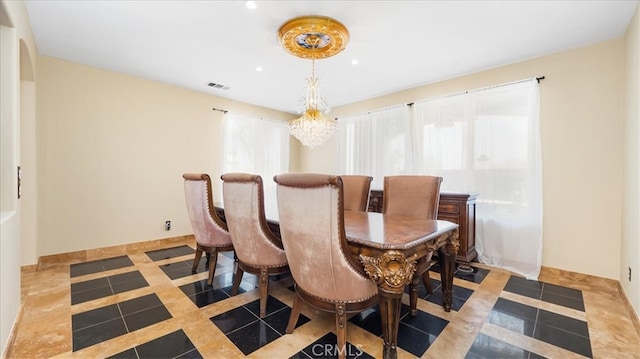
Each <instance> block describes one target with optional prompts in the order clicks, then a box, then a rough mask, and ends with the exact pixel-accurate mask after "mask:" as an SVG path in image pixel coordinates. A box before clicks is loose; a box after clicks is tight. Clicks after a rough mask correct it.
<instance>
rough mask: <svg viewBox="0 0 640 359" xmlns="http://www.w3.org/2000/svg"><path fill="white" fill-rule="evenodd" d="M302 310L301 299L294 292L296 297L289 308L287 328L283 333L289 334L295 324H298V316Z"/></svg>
mask: <svg viewBox="0 0 640 359" xmlns="http://www.w3.org/2000/svg"><path fill="white" fill-rule="evenodd" d="M301 311H302V299H300V297H299V296H298V294H296V298H295V299H294V300H293V308H291V315H289V324H287V329H286V330H285V333H287V334H291V333H293V330H294V329H295V328H296V324H298V317H299V316H300V312H301Z"/></svg>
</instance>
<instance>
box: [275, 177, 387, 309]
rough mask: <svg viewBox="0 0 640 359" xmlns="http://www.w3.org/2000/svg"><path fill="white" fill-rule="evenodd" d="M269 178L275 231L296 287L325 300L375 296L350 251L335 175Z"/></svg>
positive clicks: (374, 287) (370, 282) (339, 180)
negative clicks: (277, 225)
mask: <svg viewBox="0 0 640 359" xmlns="http://www.w3.org/2000/svg"><path fill="white" fill-rule="evenodd" d="M274 180H275V181H276V183H277V184H278V189H277V196H278V216H279V221H280V235H281V237H282V244H283V245H284V250H285V252H286V254H287V259H288V260H289V268H290V269H291V275H292V276H293V279H294V280H295V282H296V285H297V286H298V287H299V288H301V289H302V290H303V291H305V292H307V293H309V294H311V295H313V296H315V297H317V298H321V299H325V300H329V301H347V302H351V301H353V302H357V301H362V300H365V299H367V298H371V297H373V296H375V295H376V294H377V286H376V285H375V283H374V282H373V281H371V280H370V279H369V277H368V276H367V275H366V274H365V273H364V270H363V268H362V265H361V264H360V263H359V262H358V261H357V259H356V258H355V257H354V256H353V255H352V254H351V253H350V252H349V248H348V244H347V239H346V236H345V229H344V209H343V194H342V180H341V179H340V177H337V176H330V175H322V174H310V173H306V174H283V175H278V176H275V178H274Z"/></svg>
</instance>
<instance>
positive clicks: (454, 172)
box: [414, 79, 542, 279]
mask: <svg viewBox="0 0 640 359" xmlns="http://www.w3.org/2000/svg"><path fill="white" fill-rule="evenodd" d="M414 106H415V111H416V116H415V128H414V135H415V146H416V147H415V148H416V151H415V157H414V164H415V168H416V171H417V173H423V174H431V175H439V176H442V177H443V178H444V180H443V183H442V191H448V192H477V193H479V196H478V200H477V205H476V249H477V251H478V256H479V260H480V261H481V262H483V263H487V264H490V265H493V266H497V267H502V268H505V269H508V270H511V271H513V272H516V273H520V274H522V275H524V276H526V277H527V278H528V279H537V277H538V274H539V273H540V266H541V261H542V165H541V150H540V120H539V107H540V106H539V94H538V83H537V81H536V80H535V79H532V80H527V81H522V82H518V83H514V84H508V85H501V86H497V87H493V88H488V89H482V90H476V91H471V92H468V93H464V94H460V95H453V96H449V97H444V98H439V99H433V100H426V101H421V102H416V103H415V105H414Z"/></svg>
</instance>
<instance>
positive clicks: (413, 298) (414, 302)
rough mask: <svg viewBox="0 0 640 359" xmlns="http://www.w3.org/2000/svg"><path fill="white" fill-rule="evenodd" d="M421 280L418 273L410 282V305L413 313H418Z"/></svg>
mask: <svg viewBox="0 0 640 359" xmlns="http://www.w3.org/2000/svg"><path fill="white" fill-rule="evenodd" d="M419 280H420V278H418V275H417V274H414V275H413V277H411V284H409V307H410V308H411V315H412V316H414V317H415V316H416V315H418V285H419V283H420V282H419Z"/></svg>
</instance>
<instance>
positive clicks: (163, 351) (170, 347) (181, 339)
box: [136, 330, 201, 359]
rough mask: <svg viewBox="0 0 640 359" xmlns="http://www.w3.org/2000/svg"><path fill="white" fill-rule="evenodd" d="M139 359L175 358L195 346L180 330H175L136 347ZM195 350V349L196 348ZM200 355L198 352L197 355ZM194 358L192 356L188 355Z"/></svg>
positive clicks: (192, 349)
mask: <svg viewBox="0 0 640 359" xmlns="http://www.w3.org/2000/svg"><path fill="white" fill-rule="evenodd" d="M136 350H137V351H138V355H139V356H140V359H145V358H148V359H157V358H176V357H181V356H183V355H184V354H187V353H190V352H192V351H194V350H195V346H194V345H193V343H191V340H189V337H187V335H186V334H185V333H184V331H182V330H177V331H175V332H173V333H169V334H167V335H164V336H162V337H160V338H157V339H154V340H152V341H150V342H147V343H144V344H142V345H139V346H137V347H136ZM196 352H197V350H196ZM195 357H200V358H201V356H200V353H197V356H195ZM190 358H194V356H190Z"/></svg>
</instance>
